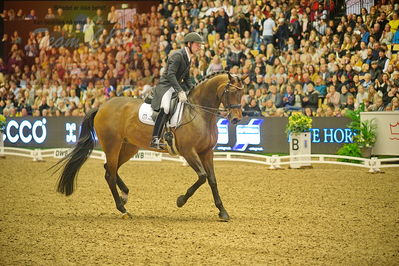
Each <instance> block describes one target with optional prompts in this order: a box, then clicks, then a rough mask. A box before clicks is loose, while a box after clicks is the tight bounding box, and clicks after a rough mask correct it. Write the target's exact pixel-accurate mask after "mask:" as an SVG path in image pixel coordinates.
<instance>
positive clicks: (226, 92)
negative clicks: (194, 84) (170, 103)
mask: <svg viewBox="0 0 399 266" xmlns="http://www.w3.org/2000/svg"><path fill="white" fill-rule="evenodd" d="M228 75H229V82H228V83H227V84H226V86H225V87H224V89H223V93H222V95H221V96H220V99H223V97H224V100H225V103H226V106H225V108H223V109H221V108H213V107H207V106H202V105H198V104H193V103H190V102H186V104H187V105H189V106H191V107H195V108H198V109H200V110H202V111H204V112H206V113H210V114H213V115H215V116H217V117H221V118H226V117H228V116H229V115H230V113H231V111H232V110H233V109H240V108H241V104H230V103H229V97H228V95H229V94H230V93H234V92H236V91H238V90H243V89H244V87H239V86H237V85H234V84H232V79H238V77H233V76H232V75H231V74H230V73H228ZM244 79H245V78H244ZM244 79H241V80H244ZM240 83H241V82H240ZM231 88H233V89H231ZM221 112H227V114H226V115H220V114H219V113H221Z"/></svg>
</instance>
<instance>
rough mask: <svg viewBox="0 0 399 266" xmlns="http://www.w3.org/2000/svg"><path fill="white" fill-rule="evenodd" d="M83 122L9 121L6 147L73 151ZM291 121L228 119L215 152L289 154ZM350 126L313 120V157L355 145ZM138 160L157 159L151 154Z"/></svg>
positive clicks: (346, 121)
mask: <svg viewBox="0 0 399 266" xmlns="http://www.w3.org/2000/svg"><path fill="white" fill-rule="evenodd" d="M81 120H82V118H81V117H27V118H25V117H19V118H8V120H7V126H6V132H5V134H4V137H3V138H4V143H5V145H6V146H15V147H35V148H71V147H72V146H73V145H74V144H76V142H77V141H78V139H79V132H80V123H81ZM287 121H288V119H287V118H285V117H281V118H279V117H273V118H264V117H244V118H243V120H242V121H240V123H238V124H237V125H233V124H231V123H230V122H229V121H228V120H227V119H219V120H218V121H217V127H218V132H219V135H218V140H217V145H216V146H215V150H216V151H240V152H257V153H289V144H288V138H287V134H286V133H285V127H286V124H287ZM349 122H350V121H349V119H347V118H336V117H331V118H330V117H315V118H313V128H312V129H311V142H312V153H324V154H334V153H336V151H337V150H338V149H339V148H340V147H341V146H342V145H343V144H344V143H350V142H352V136H353V132H352V131H351V130H350V129H348V128H347V127H346V125H348V124H349ZM60 156H61V155H60ZM138 156H145V157H146V158H153V159H154V160H155V159H156V158H155V157H151V156H155V155H151V154H150V153H148V154H147V153H146V154H141V155H138ZM137 159H139V158H138V157H137Z"/></svg>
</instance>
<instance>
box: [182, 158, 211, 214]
mask: <svg viewBox="0 0 399 266" xmlns="http://www.w3.org/2000/svg"><path fill="white" fill-rule="evenodd" d="M183 156H184V158H185V159H186V161H187V163H188V164H189V165H190V166H191V168H193V169H194V171H195V172H196V173H197V175H198V180H197V181H196V182H195V183H194V184H193V185H192V186H191V187H189V188H188V189H187V192H186V194H184V195H181V196H179V197H178V198H177V202H176V203H177V207H179V208H180V207H183V205H184V204H186V202H187V200H188V199H189V198H190V197H191V196H192V195H193V194H194V193H195V191H197V189H198V188H199V187H200V186H201V185H202V184H204V183H205V182H206V178H207V173H206V171H205V169H204V167H203V165H202V163H201V160H200V158H199V157H198V154H197V153H195V152H192V153H190V154H185V155H183Z"/></svg>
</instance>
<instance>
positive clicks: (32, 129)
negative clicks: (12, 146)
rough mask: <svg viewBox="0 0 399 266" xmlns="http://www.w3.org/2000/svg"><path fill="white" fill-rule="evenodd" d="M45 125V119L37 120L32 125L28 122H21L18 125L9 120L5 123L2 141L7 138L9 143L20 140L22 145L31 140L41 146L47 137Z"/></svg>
mask: <svg viewBox="0 0 399 266" xmlns="http://www.w3.org/2000/svg"><path fill="white" fill-rule="evenodd" d="M46 123H47V120H46V118H43V119H42V120H37V121H35V122H33V124H32V123H31V122H30V121H28V120H23V121H22V122H21V123H20V124H18V122H17V121H15V120H10V121H9V122H8V123H7V128H6V134H5V139H4V140H6V139H7V138H8V140H9V141H10V142H11V143H16V142H17V141H18V140H21V141H22V142H23V143H29V142H31V141H32V140H33V141H34V142H36V143H38V144H41V143H43V142H44V141H45V140H46V137H47V129H46ZM25 128H26V129H25Z"/></svg>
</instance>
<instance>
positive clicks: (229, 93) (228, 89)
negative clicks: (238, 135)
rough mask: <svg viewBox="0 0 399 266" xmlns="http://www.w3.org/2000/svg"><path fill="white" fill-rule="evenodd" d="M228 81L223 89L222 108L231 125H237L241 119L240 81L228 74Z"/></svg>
mask: <svg viewBox="0 0 399 266" xmlns="http://www.w3.org/2000/svg"><path fill="white" fill-rule="evenodd" d="M228 76H229V81H228V83H227V84H226V86H225V87H224V90H223V93H222V96H221V101H222V104H223V106H224V108H225V109H226V110H227V111H228V119H229V120H230V121H231V123H233V124H237V123H238V122H239V121H240V120H241V119H242V110H241V97H242V94H243V92H244V87H243V83H242V80H244V79H240V78H239V77H238V76H233V75H231V74H230V73H229V74H228Z"/></svg>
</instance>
